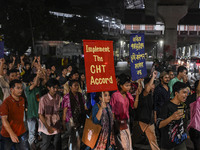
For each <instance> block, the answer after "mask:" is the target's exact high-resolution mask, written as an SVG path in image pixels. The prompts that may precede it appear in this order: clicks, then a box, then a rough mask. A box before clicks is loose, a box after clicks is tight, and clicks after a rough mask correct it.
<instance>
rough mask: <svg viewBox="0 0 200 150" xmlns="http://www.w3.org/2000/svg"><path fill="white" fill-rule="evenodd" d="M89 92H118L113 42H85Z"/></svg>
mask: <svg viewBox="0 0 200 150" xmlns="http://www.w3.org/2000/svg"><path fill="white" fill-rule="evenodd" d="M83 46H84V60H85V73H86V85H87V92H88V93H90V92H101V91H114V90H117V89H118V88H117V83H116V78H115V68H114V57H113V41H101V40H83Z"/></svg>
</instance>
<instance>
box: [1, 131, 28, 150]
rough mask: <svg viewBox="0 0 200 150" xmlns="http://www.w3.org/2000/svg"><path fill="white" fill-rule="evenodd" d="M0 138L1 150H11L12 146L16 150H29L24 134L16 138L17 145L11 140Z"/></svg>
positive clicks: (26, 136) (25, 134)
mask: <svg viewBox="0 0 200 150" xmlns="http://www.w3.org/2000/svg"><path fill="white" fill-rule="evenodd" d="M1 138H2V141H1V142H2V146H3V147H1V148H2V149H3V150H11V148H12V147H13V146H14V147H15V149H16V150H29V149H30V148H29V143H28V133H27V132H25V133H24V134H22V135H21V136H18V139H19V143H13V142H12V140H11V138H7V137H3V136H1Z"/></svg>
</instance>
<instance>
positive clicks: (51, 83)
mask: <svg viewBox="0 0 200 150" xmlns="http://www.w3.org/2000/svg"><path fill="white" fill-rule="evenodd" d="M56 85H58V86H59V85H60V84H59V81H58V80H56V79H54V78H51V79H49V80H48V81H47V83H46V86H47V87H54V86H56Z"/></svg>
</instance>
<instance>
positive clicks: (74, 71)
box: [69, 70, 79, 78]
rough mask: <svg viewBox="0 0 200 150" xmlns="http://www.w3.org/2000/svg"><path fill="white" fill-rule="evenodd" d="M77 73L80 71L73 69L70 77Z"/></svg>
mask: <svg viewBox="0 0 200 150" xmlns="http://www.w3.org/2000/svg"><path fill="white" fill-rule="evenodd" d="M76 73H78V74H79V72H78V71H77V70H72V72H71V73H70V74H69V78H71V77H72V76H73V75H74V74H76Z"/></svg>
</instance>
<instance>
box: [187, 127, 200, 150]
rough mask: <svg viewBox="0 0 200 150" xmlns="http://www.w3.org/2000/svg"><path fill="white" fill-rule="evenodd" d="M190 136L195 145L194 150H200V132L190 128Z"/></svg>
mask: <svg viewBox="0 0 200 150" xmlns="http://www.w3.org/2000/svg"><path fill="white" fill-rule="evenodd" d="M189 135H190V138H191V140H192V142H193V144H194V150H200V132H199V131H197V130H195V129H194V128H190V130H189Z"/></svg>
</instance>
